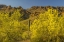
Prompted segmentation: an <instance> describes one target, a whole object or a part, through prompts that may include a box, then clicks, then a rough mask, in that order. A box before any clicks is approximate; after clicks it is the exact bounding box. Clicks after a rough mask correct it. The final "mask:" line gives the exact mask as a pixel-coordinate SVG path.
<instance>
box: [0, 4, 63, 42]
mask: <svg viewBox="0 0 64 42" xmlns="http://www.w3.org/2000/svg"><path fill="white" fill-rule="evenodd" d="M63 12H64V7H52V6H45V7H43V6H40V7H39V6H33V7H31V8H29V9H23V8H22V7H21V6H19V7H11V6H6V5H0V42H64V13H63Z"/></svg>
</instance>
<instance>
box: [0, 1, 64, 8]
mask: <svg viewBox="0 0 64 42" xmlns="http://www.w3.org/2000/svg"><path fill="white" fill-rule="evenodd" d="M0 4H5V5H11V6H13V7H18V6H21V7H23V8H25V9H26V8H30V7H32V6H48V5H49V6H64V0H0Z"/></svg>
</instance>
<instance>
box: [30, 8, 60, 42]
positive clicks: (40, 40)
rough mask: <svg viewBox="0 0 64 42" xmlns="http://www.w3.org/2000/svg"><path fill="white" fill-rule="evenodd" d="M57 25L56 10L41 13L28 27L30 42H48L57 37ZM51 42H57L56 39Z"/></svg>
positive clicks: (58, 28)
mask: <svg viewBox="0 0 64 42" xmlns="http://www.w3.org/2000/svg"><path fill="white" fill-rule="evenodd" d="M58 23H59V18H58V11H57V10H56V9H48V11H47V12H45V13H43V14H42V13H41V14H40V15H39V17H38V18H37V19H35V20H34V22H33V23H32V25H31V26H30V31H31V41H32V42H50V40H51V39H52V38H53V37H56V36H57V35H58V32H59V30H60V26H59V24H58ZM56 39H57V38H56ZM52 41H53V42H56V41H58V39H57V40H52ZM52 41H51V42H52Z"/></svg>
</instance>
